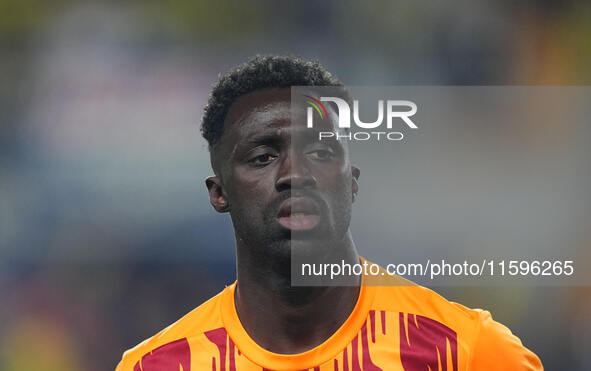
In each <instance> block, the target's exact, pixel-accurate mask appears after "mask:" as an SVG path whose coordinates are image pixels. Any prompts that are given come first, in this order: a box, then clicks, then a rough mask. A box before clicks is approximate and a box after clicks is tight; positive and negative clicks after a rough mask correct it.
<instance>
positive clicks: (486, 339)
mask: <svg viewBox="0 0 591 371" xmlns="http://www.w3.org/2000/svg"><path fill="white" fill-rule="evenodd" d="M475 311H477V312H478V315H479V325H480V326H479V331H478V335H477V337H476V340H475V343H474V349H473V352H472V357H471V362H470V366H471V367H472V368H473V369H477V370H498V369H504V370H509V369H511V370H543V366H542V362H541V361H540V359H539V358H538V357H537V356H536V355H535V354H534V353H533V352H532V351H530V350H529V349H527V348H526V347H525V346H524V345H523V344H522V343H521V340H520V339H519V338H518V337H517V336H515V335H514V334H513V333H512V332H511V330H509V328H507V327H506V326H504V325H502V324H501V323H499V322H497V321H495V320H493V318H492V316H491V314H490V313H489V312H488V311H485V310H475Z"/></svg>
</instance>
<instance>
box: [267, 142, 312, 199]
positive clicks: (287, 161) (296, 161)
mask: <svg viewBox="0 0 591 371" xmlns="http://www.w3.org/2000/svg"><path fill="white" fill-rule="evenodd" d="M303 156H304V155H303V154H296V153H293V151H292V152H291V153H290V154H289V155H288V156H286V157H284V158H283V161H282V162H281V167H280V169H279V173H278V175H277V181H276V182H275V189H276V190H277V191H278V192H281V191H284V190H286V189H292V188H294V189H298V188H299V189H302V188H314V187H316V178H315V177H314V175H313V174H312V172H311V171H310V168H309V167H308V166H307V164H306V159H305V158H303Z"/></svg>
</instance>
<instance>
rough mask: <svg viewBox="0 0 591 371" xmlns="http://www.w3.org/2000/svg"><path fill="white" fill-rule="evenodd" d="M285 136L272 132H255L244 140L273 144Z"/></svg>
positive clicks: (250, 142) (253, 142) (260, 143)
mask: <svg viewBox="0 0 591 371" xmlns="http://www.w3.org/2000/svg"><path fill="white" fill-rule="evenodd" d="M284 139H285V138H284V136H282V135H279V134H277V133H276V132H274V133H264V134H256V135H253V136H251V137H249V138H247V139H246V140H245V141H244V142H245V143H248V144H259V145H264V144H275V143H278V142H281V141H283V140H284Z"/></svg>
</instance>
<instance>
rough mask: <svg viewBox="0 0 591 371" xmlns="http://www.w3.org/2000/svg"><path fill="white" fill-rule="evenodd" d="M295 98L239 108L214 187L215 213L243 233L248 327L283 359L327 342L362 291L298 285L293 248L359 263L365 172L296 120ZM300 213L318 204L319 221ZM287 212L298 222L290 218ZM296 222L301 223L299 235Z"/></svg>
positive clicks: (330, 124) (228, 127) (282, 95)
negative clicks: (357, 232) (357, 200)
mask: <svg viewBox="0 0 591 371" xmlns="http://www.w3.org/2000/svg"><path fill="white" fill-rule="evenodd" d="M290 94H291V92H290V89H289V88H281V89H263V90H259V91H255V92H253V93H249V94H246V95H244V96H242V97H240V98H238V99H237V100H236V101H235V102H234V103H233V104H232V106H231V107H230V110H229V112H228V114H227V116H226V120H225V122H224V134H223V135H222V138H221V139H220V141H219V143H218V144H216V145H215V147H214V148H213V149H212V153H211V162H212V167H213V169H214V172H215V176H212V177H209V178H207V180H206V185H207V188H208V190H209V196H210V202H211V204H212V206H213V207H214V209H215V210H216V211H218V212H222V213H225V212H229V213H230V216H231V218H232V223H233V225H234V231H235V236H236V251H237V253H236V257H237V279H238V286H237V289H236V292H235V302H236V310H237V312H238V315H239V318H240V321H241V322H242V325H243V326H244V328H245V330H246V331H247V333H248V334H249V335H250V337H251V338H252V339H253V340H254V341H255V342H256V343H257V344H259V345H260V346H261V347H263V348H265V349H267V350H269V351H272V352H275V353H281V354H295V353H301V352H304V351H307V350H309V349H312V348H314V347H316V346H318V345H319V344H321V343H323V342H324V341H326V340H327V339H328V338H329V337H330V336H331V335H332V334H333V333H334V332H335V331H336V330H337V329H338V328H339V327H340V326H341V325H342V324H343V323H344V322H345V320H346V319H347V318H348V316H349V315H350V314H351V312H352V311H353V308H354V307H355V304H356V302H357V298H358V295H359V280H357V282H356V284H355V285H352V286H338V287H335V286H329V287H326V286H323V287H292V286H291V273H290V272H291V271H290V269H291V265H290V263H291V261H290V258H291V251H292V249H299V250H298V251H301V252H303V253H309V254H311V255H315V256H322V257H327V256H331V257H338V259H339V261H340V259H342V260H344V261H345V262H346V263H349V264H354V263H358V262H359V256H358V254H357V251H356V248H355V244H354V242H353V239H352V237H351V233H350V232H349V222H350V216H351V204H352V202H353V199H354V195H355V194H356V193H357V190H358V183H357V179H358V178H359V169H357V168H356V167H354V166H351V164H350V163H349V159H348V149H347V148H346V146H345V145H344V144H343V143H342V142H339V141H332V142H329V141H326V142H319V141H317V140H315V139H314V138H317V134H315V133H314V132H313V131H312V130H311V129H309V128H306V127H305V122H306V120H305V115H304V112H302V113H301V116H300V114H297V116H292V112H291V106H290V104H291V103H290V102H291V96H290ZM293 115H296V114H295V113H294V114H293ZM335 123H336V118H335V115H334V112H331V113H330V117H329V118H327V119H325V120H322V122H319V123H318V128H317V129H318V130H323V131H326V130H335V125H336V124H335ZM298 202H300V204H298ZM286 205H287V206H286ZM297 205H300V206H301V205H308V206H310V205H313V206H314V207H313V210H314V213H315V214H317V216H315V217H314V218H313V219H310V218H308V216H305V217H302V216H303V215H295V212H296V208H297ZM304 209H305V208H304ZM286 210H289V212H288V214H289V215H288V217H287V218H283V219H282V218H280V216H281V215H284V214H285V213H286ZM282 211H283V214H282ZM291 212H293V213H294V214H293V215H292V214H291ZM296 216H298V217H301V218H296ZM285 220H287V222H285ZM290 220H291V221H292V223H293V221H298V223H296V227H293V224H289V221H290ZM302 220H303V221H304V222H301V221H302ZM281 221H284V222H283V224H282V222H281ZM316 221H317V222H316ZM312 222H314V223H312ZM286 223H287V224H286ZM302 223H303V224H302ZM299 224H302V225H304V227H305V228H304V230H300V229H298V228H297V225H299ZM286 225H287V227H286ZM310 225H311V227H310ZM294 228H295V229H294Z"/></svg>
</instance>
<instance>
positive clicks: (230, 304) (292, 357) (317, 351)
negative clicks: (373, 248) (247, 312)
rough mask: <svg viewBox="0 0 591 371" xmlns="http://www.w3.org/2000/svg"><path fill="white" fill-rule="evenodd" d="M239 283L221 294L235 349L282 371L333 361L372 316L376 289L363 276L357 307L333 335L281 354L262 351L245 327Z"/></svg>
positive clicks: (226, 322) (223, 313)
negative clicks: (238, 306)
mask: <svg viewBox="0 0 591 371" xmlns="http://www.w3.org/2000/svg"><path fill="white" fill-rule="evenodd" d="M237 282H238V281H235V282H234V283H233V284H232V285H230V286H228V287H226V289H225V290H224V291H223V292H222V296H221V305H220V307H221V308H220V309H221V317H222V322H223V324H224V327H225V328H226V331H227V332H228V335H229V336H230V338H231V339H232V341H233V342H234V344H235V345H236V347H237V348H238V349H239V350H240V352H241V353H242V354H243V355H244V356H246V357H247V358H248V359H249V360H251V361H252V362H254V363H256V364H257V365H259V366H261V367H264V368H267V369H280V370H286V369H287V370H298V369H300V370H301V369H308V368H312V367H316V366H320V365H321V364H323V363H325V362H328V361H330V360H331V359H333V358H334V357H335V356H336V355H337V354H338V353H339V352H341V351H342V350H343V349H344V348H345V347H347V345H349V343H350V342H351V341H352V340H353V339H354V338H355V336H356V335H357V334H358V333H359V331H360V330H361V327H362V326H363V324H364V323H365V321H366V320H367V316H368V315H369V310H370V308H371V304H372V303H373V298H374V296H375V289H376V288H375V287H374V286H367V285H366V284H365V276H363V277H362V281H361V286H360V288H359V296H358V298H357V302H356V303H355V307H354V308H353V311H352V312H351V314H350V315H349V317H347V319H346V320H345V322H343V324H342V325H341V326H340V327H339V329H338V330H337V331H336V332H335V333H334V334H332V335H331V336H330V337H329V338H328V339H326V340H325V341H324V342H323V343H322V344H320V345H318V346H316V347H314V348H312V349H310V350H307V351H305V352H303V353H297V354H281V353H274V352H271V351H268V350H266V349H264V348H262V347H261V346H260V345H258V344H257V343H256V342H255V341H254V340H253V339H252V338H251V337H250V335H248V333H247V332H246V330H245V329H244V327H243V326H242V323H241V322H240V318H239V317H238V313H237V312H236V306H235V302H234V292H235V290H236V285H237Z"/></svg>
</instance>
